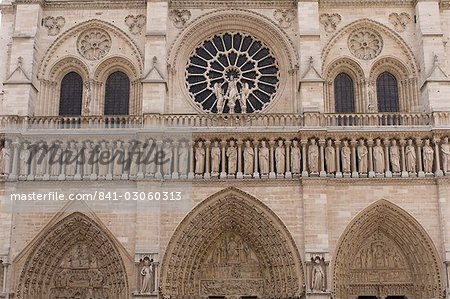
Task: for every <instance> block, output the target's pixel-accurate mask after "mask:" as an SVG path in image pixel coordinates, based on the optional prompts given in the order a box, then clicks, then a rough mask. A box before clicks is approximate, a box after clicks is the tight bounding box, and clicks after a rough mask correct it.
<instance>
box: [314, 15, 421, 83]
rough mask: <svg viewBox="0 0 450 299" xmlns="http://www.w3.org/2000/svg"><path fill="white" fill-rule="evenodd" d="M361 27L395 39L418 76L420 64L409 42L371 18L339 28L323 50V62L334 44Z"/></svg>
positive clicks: (409, 65)
mask: <svg viewBox="0 0 450 299" xmlns="http://www.w3.org/2000/svg"><path fill="white" fill-rule="evenodd" d="M361 27H370V28H373V29H375V30H378V31H380V32H383V33H384V34H385V35H386V36H387V37H389V38H391V39H393V40H394V41H395V42H396V43H397V44H399V45H400V48H401V50H402V51H403V53H404V54H405V56H406V61H405V63H407V64H408V68H409V72H410V73H411V74H413V75H414V76H417V74H418V72H419V66H418V65H419V64H418V63H417V59H416V57H415V56H414V53H413V51H412V50H411V48H410V47H409V46H408V44H407V43H406V42H405V41H404V40H403V38H402V37H401V36H400V35H399V34H398V33H396V32H394V31H393V30H391V29H390V28H389V27H387V26H385V25H384V24H382V23H380V22H377V21H374V20H370V19H360V20H356V21H354V22H352V23H350V24H348V25H346V26H345V27H343V28H342V29H341V30H339V31H338V32H337V33H336V34H335V35H334V36H333V37H332V38H331V40H330V41H329V42H328V44H327V45H326V46H325V47H324V48H323V50H322V62H323V64H324V65H325V64H326V61H327V58H328V54H329V52H330V51H331V50H332V49H333V47H334V45H335V44H336V43H337V42H338V41H339V40H340V39H341V38H343V37H344V36H345V35H347V34H349V33H350V32H351V31H352V30H354V29H356V28H361Z"/></svg>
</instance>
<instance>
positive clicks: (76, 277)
mask: <svg viewBox="0 0 450 299" xmlns="http://www.w3.org/2000/svg"><path fill="white" fill-rule="evenodd" d="M93 251H94V250H93V248H92V247H89V246H88V245H87V244H83V243H81V244H77V245H75V246H74V247H72V249H71V250H70V251H69V252H68V253H67V255H66V257H65V258H64V259H63V260H62V262H61V264H60V266H59V269H58V270H57V271H56V274H55V277H54V287H53V288H51V291H50V294H51V295H50V298H51V299H72V298H73V299H75V298H76V299H84V298H86V299H88V298H89V299H90V298H93V299H103V298H111V296H113V294H111V293H110V290H109V288H108V287H107V286H106V284H105V278H106V277H107V276H108V275H110V274H108V273H104V272H103V271H104V268H103V267H102V266H101V265H99V264H98V260H97V257H96V256H95V254H94V252H93Z"/></svg>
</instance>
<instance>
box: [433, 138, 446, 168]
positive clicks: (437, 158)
mask: <svg viewBox="0 0 450 299" xmlns="http://www.w3.org/2000/svg"><path fill="white" fill-rule="evenodd" d="M439 142H441V139H440V138H434V139H433V143H434V154H435V158H434V159H435V163H434V165H435V167H436V170H435V175H436V176H443V175H444V172H443V171H442V169H441V155H440V151H439Z"/></svg>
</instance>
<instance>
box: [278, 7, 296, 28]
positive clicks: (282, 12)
mask: <svg viewBox="0 0 450 299" xmlns="http://www.w3.org/2000/svg"><path fill="white" fill-rule="evenodd" d="M295 16H296V12H295V10H294V9H276V10H275V11H274V12H273V17H274V18H275V20H277V21H278V24H279V25H280V27H281V28H289V27H291V25H292V21H294V20H295Z"/></svg>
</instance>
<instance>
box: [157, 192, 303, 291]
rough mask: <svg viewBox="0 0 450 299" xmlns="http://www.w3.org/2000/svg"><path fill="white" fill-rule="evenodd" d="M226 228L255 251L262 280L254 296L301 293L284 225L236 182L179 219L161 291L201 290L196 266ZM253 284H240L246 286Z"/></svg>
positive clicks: (296, 259) (293, 251)
mask: <svg viewBox="0 0 450 299" xmlns="http://www.w3.org/2000/svg"><path fill="white" fill-rule="evenodd" d="M227 234H233V235H237V236H239V238H242V240H244V242H245V243H247V244H248V245H249V247H250V248H251V249H252V251H254V253H255V256H256V257H257V259H258V262H259V265H260V267H261V269H262V271H261V273H262V278H261V281H262V282H261V283H262V284H264V287H263V289H264V291H263V292H264V293H263V294H261V293H258V295H259V296H264V298H266V297H267V298H269V297H270V298H297V297H295V296H300V293H301V292H302V285H303V284H304V283H305V280H304V272H303V266H302V262H301V259H300V255H299V252H298V249H297V247H296V245H295V242H294V240H293V239H292V237H291V235H290V233H289V231H288V230H287V228H286V227H285V225H284V224H283V223H282V222H281V220H280V219H279V218H278V217H277V216H276V215H275V214H274V213H273V212H272V211H271V210H270V209H269V208H268V207H267V206H266V205H264V204H263V203H262V202H261V201H259V200H257V199H256V198H254V197H253V196H250V195H249V194H247V193H245V192H243V191H240V190H238V189H236V188H227V189H225V190H222V191H220V192H218V193H216V194H214V195H212V196H210V197H208V198H207V199H205V200H204V201H203V202H201V203H200V204H198V205H197V206H196V207H195V208H194V209H193V210H192V211H191V212H190V213H189V214H188V215H187V216H186V217H185V218H184V219H183V220H182V222H181V223H180V224H179V225H178V227H177V229H176V230H175V232H174V234H173V236H172V238H171V240H170V242H169V244H168V247H167V250H166V252H165V255H164V259H163V262H162V270H161V277H160V279H161V288H162V293H163V294H164V295H171V296H173V297H172V298H181V297H182V296H194V297H199V296H200V295H203V296H205V294H199V292H200V293H201V292H202V289H203V284H201V283H200V274H201V273H200V272H201V269H202V267H203V266H204V265H205V263H206V262H207V259H208V256H209V257H210V256H211V249H212V248H214V246H217V244H221V243H220V240H223V237H224V235H225V237H226V235H227ZM238 275H239V274H238ZM224 283H225V282H224ZM238 283H239V282H236V284H238ZM219 284H220V283H219ZM252 287H253V286H252ZM252 287H249V286H248V287H247V288H245V287H244V289H246V290H248V291H249V292H250V289H251V288H252ZM219 292H220V290H219ZM210 295H214V294H210ZM227 295H237V294H227ZM241 295H243V294H241ZM183 298H185V297H183Z"/></svg>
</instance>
